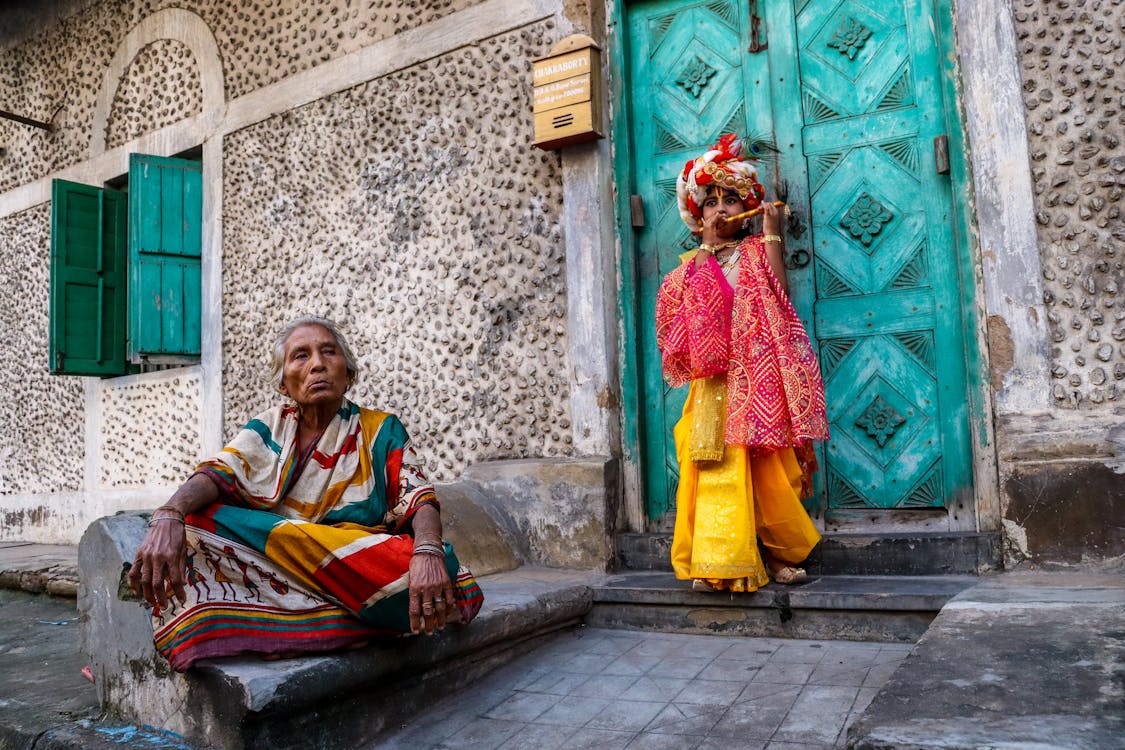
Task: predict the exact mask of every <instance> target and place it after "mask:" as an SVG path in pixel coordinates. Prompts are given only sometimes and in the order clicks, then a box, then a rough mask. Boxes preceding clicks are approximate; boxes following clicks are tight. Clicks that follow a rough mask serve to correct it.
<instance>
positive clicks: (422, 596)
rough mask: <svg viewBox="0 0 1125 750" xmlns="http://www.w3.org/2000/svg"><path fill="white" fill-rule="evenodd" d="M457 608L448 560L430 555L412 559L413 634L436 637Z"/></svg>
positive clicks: (411, 616) (411, 614)
mask: <svg viewBox="0 0 1125 750" xmlns="http://www.w3.org/2000/svg"><path fill="white" fill-rule="evenodd" d="M455 604H456V603H455V602H454V600H453V583H452V582H451V581H450V580H449V573H448V572H447V571H446V569H445V560H444V559H443V558H441V557H438V556H437V555H428V554H417V555H414V557H412V558H410V631H411V632H412V633H414V634H415V635H417V634H418V633H421V632H424V633H425V634H426V635H433V634H434V631H435V630H441V629H442V628H444V627H445V622H446V620H447V619H449V616H450V615H452V614H453V610H454V609H455V608H456V607H455Z"/></svg>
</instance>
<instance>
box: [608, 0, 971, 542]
mask: <svg viewBox="0 0 1125 750" xmlns="http://www.w3.org/2000/svg"><path fill="white" fill-rule="evenodd" d="M745 6H748V8H747V7H745ZM873 6H874V9H873ZM758 7H761V8H762V9H763V12H764V13H765V15H764V16H763V17H762V18H761V19H756V18H755V17H754V16H753V15H752V12H753V11H754V9H756V8H758ZM728 8H729V10H728ZM628 16H629V24H628V28H629V40H628V41H629V46H630V55H629V64H630V71H629V73H630V76H631V82H630V87H629V88H630V91H629V97H630V102H629V104H630V112H631V129H632V139H633V149H634V165H633V180H634V185H635V190H636V191H637V192H638V193H639V194H640V195H641V196H642V197H643V199H644V202H645V205H646V209H647V210H646V214H647V225H646V226H645V227H644V229H643V230H642V231H641V233H640V235H639V236H638V238H637V277H638V278H637V297H638V307H639V309H638V313H637V316H638V318H637V319H638V321H639V324H638V338H639V340H640V348H641V353H640V355H639V356H640V357H641V359H642V364H641V370H642V377H641V378H640V381H641V383H642V384H643V390H644V397H643V409H644V412H645V413H644V421H643V428H642V431H643V445H644V448H645V466H646V486H645V493H646V509H647V512H648V514H649V518H650V520H655V519H659V518H661V517H662V516H663V515H664V514H665V513H666V512H667V511H668V509H670V508H671V503H672V499H673V498H674V492H675V481H676V468H675V461H674V448H673V446H672V441H671V427H672V425H673V424H674V423H675V421H676V418H677V417H678V414H679V409H680V408H681V406H682V399H683V398H684V395H685V393H684V392H683V390H686V389H683V390H681V391H680V392H668V391H667V389H666V388H664V387H663V386H662V383H661V381H660V360H659V354H658V353H657V352H656V349H655V343H654V342H653V341H652V338H653V335H654V334H653V333H652V331H651V326H652V323H651V321H652V310H653V307H654V299H655V290H656V288H657V286H658V284H659V280H660V278H661V277H662V276H663V274H664V273H666V272H667V271H668V270H669V269H670V268H672V267H673V266H674V264H675V259H676V256H677V255H678V253H680V252H682V248H681V247H680V242H681V241H682V240H684V239H686V237H687V231H686V229H685V228H684V227H683V225H682V223H681V222H680V220H679V217H678V215H677V213H676V209H675V195H674V190H675V177H676V174H677V173H678V170H679V168H681V167H682V165H683V163H684V161H686V159H687V158H689V157H690V156H694V155H696V154H697V153H698V152H699V151H700V150H701V147H702V146H705V145H707V144H708V143H710V142H712V141H713V140H714V139H715V137H716V136H717V134H718V133H719V132H723V131H727V130H738V131H739V132H745V131H746V130H747V129H749V130H751V131H754V132H766V133H770V132H772V133H773V134H774V136H775V138H776V141H777V144H778V146H779V148H780V150H781V156H780V160H779V165H778V169H779V172H780V174H781V175H782V176H783V177H784V178H785V180H786V183H787V188H788V190H787V193H788V195H787V199H788V200H789V202H790V204H791V205H792V206H793V207H794V208H795V210H796V214H797V216H796V218H795V219H794V220H793V223H792V224H791V226H790V231H789V232H788V237H787V245H788V247H789V250H790V252H791V253H792V252H793V251H795V250H807V251H809V252H810V253H811V256H812V262H811V263H810V264H809V265H807V266H804V267H801V268H795V269H793V270H791V271H790V282H791V286H792V288H793V296H794V303H795V305H796V307H797V310H798V312H799V313H800V314H801V317H802V319H803V320H805V321H806V325H807V326H808V328H809V331H810V334H811V335H812V336H813V338H814V340H815V343H816V344H817V346H818V350H819V354H820V359H821V366H822V369H823V371H824V375H825V385H826V389H827V397H828V410H829V419H830V422H831V427H832V439H831V440H830V441H829V442H828V443H827V445H826V446H825V449H824V454H823V458H824V466H823V469H824V470H823V471H822V472H821V473H820V475H819V477H818V501H817V502H818V504H819V505H820V506H821V507H824V506H827V507H828V508H829V509H850V508H857V509H872V508H877V509H884V508H928V507H940V506H944V505H946V504H947V503H949V502H950V501H952V500H954V499H959V498H961V497H962V496H963V495H964V494H965V493H967V492H969V490H970V487H971V468H970V467H971V464H970V449H969V442H968V434H969V429H968V411H967V394H966V388H967V385H966V367H965V341H964V334H963V331H962V327H961V323H960V321H961V320H962V311H961V288H960V281H959V279H960V274H959V269H958V267H957V262H956V259H957V256H958V254H957V252H956V245H955V238H954V236H953V229H952V227H953V214H952V207H951V189H950V184H949V177H948V176H947V175H942V174H939V173H938V169H937V167H938V165H937V164H935V157H934V147H933V143H934V139H935V138H937V137H939V136H942V135H944V134H945V132H946V119H945V118H946V111H947V108H946V106H945V104H944V103H943V99H942V97H943V93H942V86H941V81H940V61H939V50H938V47H937V40H936V39H935V38H934V29H936V28H940V27H941V26H942V25H941V24H937V23H935V19H934V18H933V9H932V6H931V5H930V3H929V2H928V1H927V2H921V1H915V0H906V1H905V2H883V3H871V2H866V3H865V2H860V1H859V0H843V2H841V1H840V0H832V1H826V0H804V1H802V0H798V1H797V2H796V3H791V2H782V1H780V0H779V1H778V2H768V3H749V4H747V3H738V4H737V5H736V4H734V3H730V4H727V3H724V2H720V1H719V0H716V1H715V2H705V3H689V2H682V1H681V2H652V3H640V4H635V5H630V6H629V9H628ZM759 20H760V27H761V29H762V30H764V38H762V37H759V39H757V40H754V39H751V32H752V30H753V28H754V27H755V26H756V25H759V24H756V21H759ZM728 29H729V30H728ZM684 40H693V43H691V44H689V43H687V42H685V41H684ZM763 41H764V42H766V43H768V47H767V51H766V53H764V54H763V53H760V52H759V53H757V54H754V53H750V52H748V51H747V50H749V49H760V48H761V47H762V46H763V45H762V42H763ZM696 52H701V53H702V54H696ZM681 81H689V82H691V84H692V87H691V88H690V89H689V88H688V87H686V86H685V85H684V84H683V83H681ZM734 82H737V83H734ZM715 84H718V85H715ZM712 85H715V87H714V89H713V90H712V92H711V93H710V94H709V95H708V89H709V88H710V87H711V86H712ZM696 90H698V91H699V93H698V94H695V93H694V92H695V91H696ZM681 92H683V93H681ZM740 96H741V100H740V99H739V97H740ZM692 102H694V103H695V105H696V106H695V107H694V109H693V108H692V107H690V106H686V105H688V104H691V103H692ZM735 113H740V114H738V115H737V116H736V115H735ZM740 125H741V126H742V127H739V126H740ZM715 128H717V130H716V129H715ZM762 183H763V185H765V186H766V188H767V191H768V192H769V193H771V194H772V193H773V192H774V190H775V188H776V184H775V181H774V179H773V177H772V175H770V174H768V170H767V173H766V174H763V176H762Z"/></svg>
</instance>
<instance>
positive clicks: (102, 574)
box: [78, 514, 600, 750]
mask: <svg viewBox="0 0 1125 750" xmlns="http://www.w3.org/2000/svg"><path fill="white" fill-rule="evenodd" d="M145 523H146V520H145V516H144V515H142V514H122V515H118V516H114V517H111V518H103V519H100V520H98V521H96V522H95V523H93V524H91V526H90V528H89V529H88V530H87V532H86V534H85V536H83V539H82V544H81V545H80V548H79V565H80V568H81V570H82V573H83V578H82V586H81V588H80V591H79V601H78V608H79V611H80V613H81V618H82V622H83V637H82V651H83V654H84V656H85V658H86V659H87V662H88V664H89V665H90V668H91V670H92V671H93V673H94V676H95V685H96V686H97V692H98V699H99V701H100V703H101V706H102V708H103V709H104V710H105V711H106V712H107V714H108V715H109V716H111V717H114V718H119V719H122V720H125V721H132V722H136V723H138V724H147V725H152V726H155V727H158V728H160V729H165V730H168V731H171V732H174V733H176V734H178V735H181V736H183V737H184V738H186V739H187V740H188V741H189V742H195V743H198V744H200V745H205V746H208V747H214V748H220V749H224V750H225V749H232V750H233V749H235V748H252V747H269V748H322V747H323V748H330V747H349V746H355V745H357V744H360V743H363V742H366V741H369V740H370V739H371V738H373V737H374V736H375V735H377V734H378V733H379V732H381V731H383V730H385V729H386V728H388V727H390V726H392V725H393V724H394V723H395V722H397V721H399V720H401V719H402V718H405V717H406V716H409V715H411V714H412V713H413V712H414V711H415V710H416V707H417V705H418V703H419V702H426V701H430V700H434V699H435V698H437V697H440V696H441V695H444V694H445V693H447V692H450V691H453V690H456V689H458V688H461V687H464V686H465V685H467V684H469V683H470V682H471V681H472V680H474V679H476V678H478V677H480V676H481V675H483V674H484V673H486V672H488V671H490V670H491V669H493V668H495V667H496V666H499V665H500V664H502V663H504V662H505V661H507V660H508V659H510V658H512V657H514V656H515V655H516V652H517V650H519V649H520V648H521V646H523V645H525V644H527V642H528V641H534V640H536V639H539V638H542V637H545V636H546V635H548V634H550V633H552V632H553V631H555V630H557V629H559V628H563V627H567V626H570V625H574V624H577V623H578V622H580V621H581V619H582V617H583V616H584V615H585V614H586V613H587V612H588V611H589V609H590V607H591V605H592V594H591V588H590V587H591V585H592V584H593V583H595V582H596V581H598V580H600V576H599V574H596V573H589V572H574V571H562V570H548V569H536V568H520V569H517V570H515V571H511V572H506V573H499V574H496V575H493V576H483V577H481V578H480V584H481V588H482V589H483V590H484V593H485V605H484V608H483V609H482V610H481V613H480V614H479V615H478V617H477V619H476V620H475V621H474V622H473V624H472V625H471V626H469V627H466V628H461V627H459V626H451V627H449V628H447V629H446V632H444V633H442V634H440V635H437V636H434V637H433V638H404V639H401V640H396V641H392V642H388V643H387V644H384V645H382V646H380V647H371V648H368V649H363V650H359V651H351V652H347V653H342V654H328V655H324V656H315V657H306V658H301V659H290V660H283V661H275V662H265V661H261V660H258V659H250V658H232V659H224V660H214V661H210V662H204V663H201V664H199V665H197V667H196V668H193V669H192V670H189V671H188V672H187V673H185V674H180V673H176V672H172V671H171V670H170V669H169V668H168V665H167V663H166V662H165V661H164V660H163V659H162V658H161V657H159V656H158V655H157V654H156V651H155V648H154V647H153V643H152V628H151V625H150V623H149V617H148V612H147V610H145V609H144V608H143V607H142V606H141V603H140V602H138V601H137V600H136V599H135V598H133V597H132V594H131V592H128V590H127V588H125V587H124V586H123V581H122V575H123V568H124V566H125V564H126V563H128V562H129V561H131V559H132V555H133V553H134V551H135V549H136V547H137V545H139V543H140V541H141V538H142V537H143V536H144V533H145ZM372 706H378V707H379V709H378V710H377V711H373V710H371V707H372Z"/></svg>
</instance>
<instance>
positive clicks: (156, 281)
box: [129, 154, 203, 363]
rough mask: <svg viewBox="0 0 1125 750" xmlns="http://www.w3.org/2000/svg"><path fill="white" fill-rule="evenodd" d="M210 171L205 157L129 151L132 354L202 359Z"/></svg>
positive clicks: (139, 357)
mask: <svg viewBox="0 0 1125 750" xmlns="http://www.w3.org/2000/svg"><path fill="white" fill-rule="evenodd" d="M202 224H203V170H202V165H200V163H199V162H195V161H187V160H185V159H169V158H163V157H158V156H146V155H144V154H131V155H130V157H129V274H130V275H129V359H130V360H131V361H133V362H142V361H147V362H150V363H161V362H163V363H182V362H185V361H194V360H197V359H198V357H199V352H200V344H199V328H200V308H201V305H202V303H201V297H200V276H199V272H200V268H199V260H200V256H201V254H202V246H203V231H202Z"/></svg>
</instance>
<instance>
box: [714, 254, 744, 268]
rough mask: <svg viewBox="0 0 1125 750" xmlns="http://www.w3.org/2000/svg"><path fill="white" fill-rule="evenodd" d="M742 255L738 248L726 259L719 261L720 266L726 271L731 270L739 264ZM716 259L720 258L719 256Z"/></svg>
mask: <svg viewBox="0 0 1125 750" xmlns="http://www.w3.org/2000/svg"><path fill="white" fill-rule="evenodd" d="M741 257H742V253H741V252H739V251H738V250H735V251H734V252H733V253H731V254H730V255H729V256H727V259H726V260H720V261H719V268H721V269H723V270H724V271H729V270H730V269H732V268H734V267H735V266H737V265H738V261H739V259H740V258H741ZM715 260H718V258H716V259H715Z"/></svg>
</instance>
